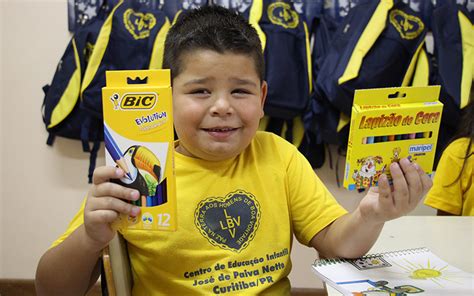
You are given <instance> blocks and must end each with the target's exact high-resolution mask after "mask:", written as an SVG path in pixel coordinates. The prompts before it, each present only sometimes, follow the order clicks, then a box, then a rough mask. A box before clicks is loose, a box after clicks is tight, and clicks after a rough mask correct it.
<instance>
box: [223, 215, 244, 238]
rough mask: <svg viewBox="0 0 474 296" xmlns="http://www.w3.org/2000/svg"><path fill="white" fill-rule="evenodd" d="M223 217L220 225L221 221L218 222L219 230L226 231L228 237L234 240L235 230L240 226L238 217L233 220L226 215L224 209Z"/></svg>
mask: <svg viewBox="0 0 474 296" xmlns="http://www.w3.org/2000/svg"><path fill="white" fill-rule="evenodd" d="M224 216H225V222H224V223H222V221H219V223H220V225H221V229H222V230H225V229H228V230H229V233H230V236H231V237H232V238H234V237H235V228H237V227H239V226H240V216H237V218H234V217H232V216H231V215H229V214H227V211H226V210H225V209H224Z"/></svg>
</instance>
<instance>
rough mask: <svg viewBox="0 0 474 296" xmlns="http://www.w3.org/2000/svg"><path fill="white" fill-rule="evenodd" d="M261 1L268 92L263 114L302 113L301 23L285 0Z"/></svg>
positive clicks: (305, 93)
mask: <svg viewBox="0 0 474 296" xmlns="http://www.w3.org/2000/svg"><path fill="white" fill-rule="evenodd" d="M263 4H264V5H263V14H262V18H261V20H260V22H259V25H260V27H261V28H262V31H263V32H264V33H265V36H266V47H265V51H264V58H265V80H266V81H267V83H268V94H267V99H266V102H265V106H264V110H265V114H266V115H268V116H270V117H276V118H280V119H292V118H294V117H296V116H299V115H302V114H303V113H304V111H305V110H306V108H307V107H308V103H309V78H308V61H307V54H306V35H305V30H304V24H303V21H302V20H301V18H300V17H299V15H298V14H297V13H296V12H295V10H294V7H293V4H292V2H291V1H289V0H288V1H276V0H264V1H263ZM285 4H286V5H288V6H285ZM285 7H289V9H287V8H285ZM269 13H271V14H270V15H269ZM282 16H283V17H282Z"/></svg>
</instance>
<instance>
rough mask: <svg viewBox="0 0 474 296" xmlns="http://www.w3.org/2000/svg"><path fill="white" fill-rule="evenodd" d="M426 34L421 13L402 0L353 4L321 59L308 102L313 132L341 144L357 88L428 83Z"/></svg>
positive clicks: (345, 137)
mask: <svg viewBox="0 0 474 296" xmlns="http://www.w3.org/2000/svg"><path fill="white" fill-rule="evenodd" d="M425 34H426V27H425V25H424V23H423V21H422V20H421V18H420V17H419V16H418V15H417V14H416V13H415V12H414V11H412V10H411V9H410V8H409V7H408V6H407V4H405V3H403V2H402V1H396V0H395V1H390V0H381V1H367V2H364V3H359V4H358V5H357V6H356V7H354V8H352V9H351V11H350V12H349V14H348V15H347V16H346V17H345V18H344V20H343V21H342V22H341V23H340V24H339V25H338V26H337V30H336V32H335V33H334V36H333V37H332V38H331V40H330V45H329V49H327V52H326V54H325V55H324V56H323V57H322V58H321V61H322V63H321V64H320V65H319V72H318V76H317V77H316V85H315V100H314V101H313V102H312V103H313V104H316V105H317V106H313V107H312V110H313V112H318V113H316V114H314V116H313V117H314V119H315V120H316V121H317V129H318V130H317V131H316V132H317V133H322V134H323V138H324V140H325V141H326V142H328V143H333V144H340V145H344V146H345V144H346V143H347V135H348V130H349V126H348V123H349V118H350V115H351V108H352V100H353V95H354V91H355V90H356V89H365V88H377V87H391V86H402V85H427V84H428V73H429V72H428V70H427V69H428V60H427V58H426V54H425V51H424V38H425ZM422 70H423V71H422ZM313 128H314V127H313ZM338 132H340V134H338Z"/></svg>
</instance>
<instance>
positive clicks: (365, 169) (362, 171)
mask: <svg viewBox="0 0 474 296" xmlns="http://www.w3.org/2000/svg"><path fill="white" fill-rule="evenodd" d="M381 163H383V159H382V157H381V156H368V157H364V158H360V159H358V160H357V164H358V165H360V168H359V170H354V173H353V174H352V179H354V182H355V186H356V188H357V189H359V188H368V187H371V186H374V185H376V184H377V182H378V180H379V177H380V175H381V174H383V172H384V171H385V166H384V167H383V168H381V169H379V170H377V168H376V165H377V164H381Z"/></svg>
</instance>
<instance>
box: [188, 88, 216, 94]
mask: <svg viewBox="0 0 474 296" xmlns="http://www.w3.org/2000/svg"><path fill="white" fill-rule="evenodd" d="M189 93H190V94H193V95H208V94H210V93H211V92H210V91H208V90H207V89H203V88H202V89H201V88H200V89H195V90H192V91H190V92H189Z"/></svg>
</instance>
